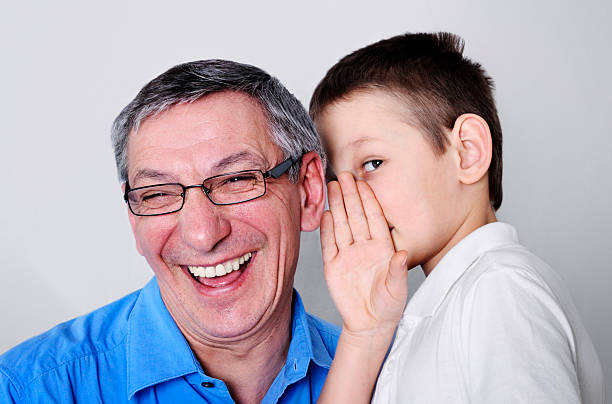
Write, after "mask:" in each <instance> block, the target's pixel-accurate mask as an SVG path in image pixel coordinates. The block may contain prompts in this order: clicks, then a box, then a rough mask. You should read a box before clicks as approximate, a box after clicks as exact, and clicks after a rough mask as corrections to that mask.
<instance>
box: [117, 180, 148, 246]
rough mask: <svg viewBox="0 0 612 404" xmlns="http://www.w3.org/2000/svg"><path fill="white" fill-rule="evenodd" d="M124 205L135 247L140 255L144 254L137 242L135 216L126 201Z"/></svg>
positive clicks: (123, 185) (123, 188)
mask: <svg viewBox="0 0 612 404" xmlns="http://www.w3.org/2000/svg"><path fill="white" fill-rule="evenodd" d="M121 194H122V195H125V182H124V183H123V184H122V185H121ZM125 207H126V208H127V213H128V218H129V219H130V226H132V233H134V239H135V240H136V249H137V250H138V253H139V254H140V255H143V256H144V254H143V253H142V248H140V243H139V242H138V237H136V216H134V215H133V214H132V211H131V210H130V207H129V206H128V204H127V203H126V204H125Z"/></svg>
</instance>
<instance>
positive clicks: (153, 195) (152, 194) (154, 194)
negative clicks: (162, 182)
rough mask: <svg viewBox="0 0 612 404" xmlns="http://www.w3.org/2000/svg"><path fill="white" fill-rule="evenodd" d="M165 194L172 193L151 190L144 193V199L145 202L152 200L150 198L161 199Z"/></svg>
mask: <svg viewBox="0 0 612 404" xmlns="http://www.w3.org/2000/svg"><path fill="white" fill-rule="evenodd" d="M165 196H170V195H169V194H167V193H165V192H162V191H157V192H150V193H148V194H145V195H143V196H142V200H143V201H144V202H146V201H150V200H153V199H161V198H163V197H165Z"/></svg>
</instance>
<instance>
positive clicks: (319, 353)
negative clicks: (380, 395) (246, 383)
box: [263, 289, 332, 402]
mask: <svg viewBox="0 0 612 404" xmlns="http://www.w3.org/2000/svg"><path fill="white" fill-rule="evenodd" d="M309 317H310V316H309V315H308V314H307V313H306V311H305V310H304V305H303V304H302V299H301V298H300V295H299V294H298V292H297V291H296V290H295V289H294V291H293V306H292V318H293V320H292V327H291V342H290V344H289V351H288V352H287V360H286V361H285V366H284V367H283V369H282V370H281V371H280V372H279V374H278V375H277V376H276V378H275V379H274V382H272V385H271V386H270V388H269V389H268V392H267V393H266V397H264V400H263V402H267V401H269V400H268V399H270V400H272V401H273V402H277V401H278V398H279V397H281V395H282V394H283V392H284V391H285V389H286V388H287V387H288V386H289V385H291V384H293V383H295V382H297V381H299V380H301V379H303V378H304V377H306V375H307V374H308V368H309V366H310V362H311V361H312V362H314V363H315V364H316V365H318V366H320V367H323V368H326V369H329V368H330V366H331V363H332V358H331V356H330V355H329V353H328V351H327V349H326V348H325V344H324V343H323V340H322V338H321V334H320V333H319V330H318V329H317V327H316V326H315V325H314V324H312V319H311V318H309Z"/></svg>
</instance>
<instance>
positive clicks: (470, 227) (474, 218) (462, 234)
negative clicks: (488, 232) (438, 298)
mask: <svg viewBox="0 0 612 404" xmlns="http://www.w3.org/2000/svg"><path fill="white" fill-rule="evenodd" d="M494 222H497V217H496V216H495V211H493V208H492V207H491V205H490V204H487V205H486V208H484V209H478V210H477V211H472V212H471V213H470V214H468V215H467V218H466V219H465V220H464V221H463V222H462V223H461V224H460V225H459V226H458V227H457V229H456V231H455V233H454V234H453V235H452V236H451V238H450V240H449V241H448V243H446V244H445V245H444V246H443V247H442V249H441V250H440V251H439V252H438V253H437V254H436V255H434V256H433V257H432V258H431V259H429V260H428V261H427V262H425V263H423V264H421V268H422V269H423V272H424V273H425V276H428V275H429V274H430V273H431V271H433V270H434V268H435V267H436V265H438V263H439V262H440V260H441V259H442V257H444V256H445V255H446V254H447V253H448V252H449V251H450V250H451V249H452V248H453V247H454V246H456V245H457V243H459V242H460V241H461V240H463V239H464V238H466V237H467V236H468V235H469V234H470V233H472V232H473V231H474V230H476V229H478V228H480V227H482V226H484V225H486V224H489V223H494Z"/></svg>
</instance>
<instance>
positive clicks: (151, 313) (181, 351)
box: [126, 278, 332, 400]
mask: <svg viewBox="0 0 612 404" xmlns="http://www.w3.org/2000/svg"><path fill="white" fill-rule="evenodd" d="M308 317H309V316H308V314H307V313H306V310H305V309H304V305H303V304H302V299H301V298H300V295H299V294H298V293H297V291H296V290H294V294H293V303H292V327H291V342H290V344H289V351H288V352H287V360H286V362H285V366H284V368H283V370H282V371H281V373H280V374H279V375H278V377H277V379H278V378H281V379H282V380H279V381H280V383H279V386H278V387H279V388H281V389H282V390H284V388H285V387H286V386H287V385H289V384H291V383H294V382H295V381H297V380H300V379H301V378H303V377H305V376H306V374H307V372H308V366H309V365H310V361H311V360H312V361H313V362H314V363H316V364H317V365H318V366H320V367H324V368H326V369H329V367H330V366H331V362H332V358H331V356H330V355H329V353H328V351H327V349H326V347H325V344H324V343H323V340H322V338H321V335H320V334H319V333H318V330H317V329H316V327H314V326H313V325H311V324H310V319H309V318H308ZM126 354H127V394H128V400H129V399H131V398H132V396H133V395H134V394H135V393H136V392H138V391H139V390H142V389H144V388H147V387H150V386H153V385H155V384H157V383H161V382H164V381H166V380H170V379H174V378H176V377H181V376H185V375H188V374H191V373H195V372H198V371H201V366H200V365H199V363H198V361H197V359H196V358H195V356H194V354H193V352H192V351H191V348H190V347H189V344H188V343H187V341H186V340H185V337H184V336H183V334H182V333H181V331H180V330H179V328H178V327H177V325H176V323H175V322H174V319H173V318H172V316H171V315H170V313H169V312H168V309H167V308H166V306H165V304H164V302H163V300H162V298H161V293H160V291H159V286H158V284H157V280H156V279H155V278H153V279H152V280H151V281H150V282H149V283H148V284H147V285H146V286H145V287H144V288H143V289H142V291H141V293H140V295H139V297H138V300H137V301H136V304H135V305H134V308H133V310H132V312H131V313H130V318H129V320H128V334H127V349H126ZM281 394H282V392H281Z"/></svg>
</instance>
